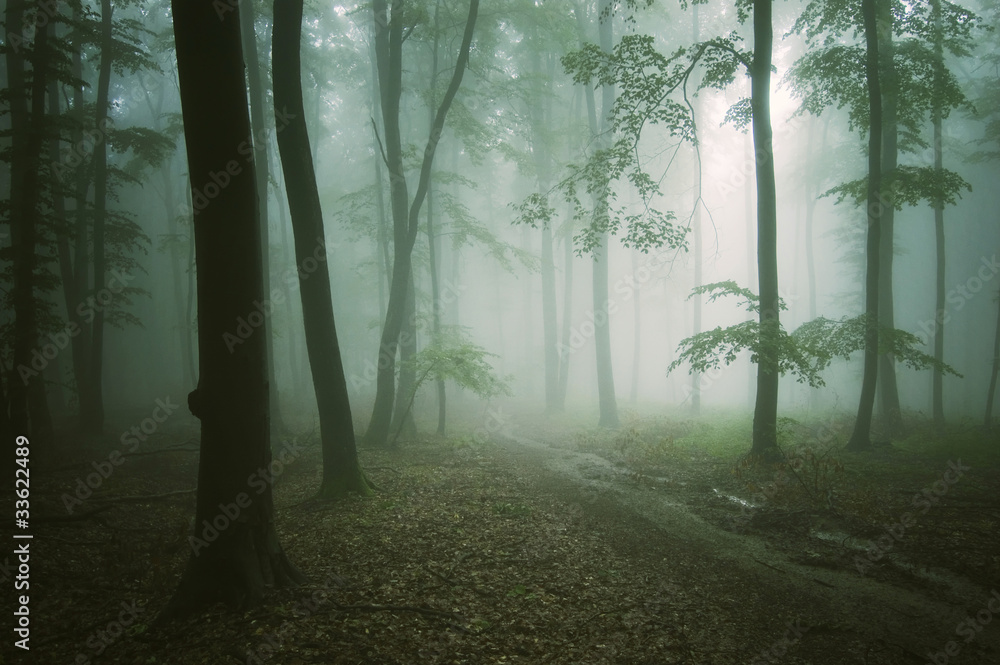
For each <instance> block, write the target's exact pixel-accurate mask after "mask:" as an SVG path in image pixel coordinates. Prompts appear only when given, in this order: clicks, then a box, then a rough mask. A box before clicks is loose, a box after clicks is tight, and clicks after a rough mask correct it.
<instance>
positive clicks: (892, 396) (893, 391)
mask: <svg viewBox="0 0 1000 665" xmlns="http://www.w3.org/2000/svg"><path fill="white" fill-rule="evenodd" d="M876 11H877V12H878V18H877V21H878V35H879V44H878V49H879V50H878V53H879V77H880V87H881V90H882V177H881V179H882V182H885V181H886V180H887V179H890V178H892V177H893V174H894V173H895V171H896V165H897V160H898V152H899V151H898V149H897V144H898V136H897V127H896V125H897V121H896V116H897V113H896V100H897V97H898V87H899V85H898V82H897V75H896V65H895V62H894V55H893V52H894V50H895V46H894V44H893V41H892V8H891V2H890V1H889V0H876ZM895 217H896V209H895V202H894V201H891V200H888V201H886V204H885V205H883V209H882V218H881V220H880V226H881V240H880V242H881V245H880V246H879V296H878V298H879V308H878V311H879V325H880V326H882V327H883V328H887V329H891V328H895V327H896V322H895V317H894V316H893V309H894V307H893V301H894V296H893V284H892V264H893V243H894V240H893V234H894V231H893V227H894V225H895ZM877 384H878V389H879V407H880V408H879V415H880V416H881V420H882V422H883V423H884V426H885V428H886V433H887V434H889V435H892V434H898V433H899V432H901V430H902V417H901V412H900V406H899V387H898V385H897V383H896V361H895V358H894V357H893V355H892V354H891V353H882V354H880V355H879V366H878V379H877Z"/></svg>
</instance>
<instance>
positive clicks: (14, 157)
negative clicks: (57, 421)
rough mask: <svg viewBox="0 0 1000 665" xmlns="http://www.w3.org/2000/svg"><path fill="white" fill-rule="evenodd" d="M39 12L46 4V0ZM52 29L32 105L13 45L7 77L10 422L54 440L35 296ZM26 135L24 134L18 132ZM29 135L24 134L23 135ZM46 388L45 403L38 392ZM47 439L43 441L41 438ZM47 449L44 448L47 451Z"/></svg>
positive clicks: (11, 11) (17, 29)
mask: <svg viewBox="0 0 1000 665" xmlns="http://www.w3.org/2000/svg"><path fill="white" fill-rule="evenodd" d="M37 11H39V12H42V11H44V8H43V7H42V6H41V4H40V3H38V5H37ZM22 12H23V6H19V7H12V5H10V4H9V5H8V6H7V10H6V15H5V18H6V27H7V29H8V30H9V31H10V32H8V34H20V33H21V30H22V26H23V17H24V15H23V13H22ZM48 40H49V31H48V30H45V29H43V28H40V27H39V28H36V30H35V39H34V43H33V44H32V52H33V54H34V59H33V63H32V70H33V71H32V81H31V105H30V109H29V106H28V101H27V98H26V95H25V92H26V90H25V87H24V86H25V76H24V64H25V63H24V58H23V56H21V55H20V53H18V51H19V49H15V48H8V49H7V53H6V64H7V76H8V82H9V85H10V86H11V89H10V106H11V132H12V137H11V144H12V146H11V147H12V151H11V152H12V154H11V191H10V196H11V210H10V219H11V222H12V223H11V246H12V248H13V250H14V251H13V254H14V257H13V259H14V260H13V264H14V265H13V296H12V298H11V299H12V301H13V306H14V326H13V327H14V359H13V360H14V362H13V364H14V372H12V374H16V375H17V377H16V378H14V376H11V380H10V384H11V385H10V398H9V400H10V407H9V408H10V425H11V429H12V430H13V432H14V433H15V435H22V434H23V435H27V436H29V437H31V438H36V437H37V438H38V439H43V440H44V439H48V438H50V437H51V423H48V422H46V416H47V409H46V408H44V401H45V400H44V383H43V378H42V376H41V375H40V374H39V373H38V372H37V371H35V370H34V369H33V368H32V367H31V355H32V351H33V350H34V349H35V348H36V346H37V343H38V319H37V304H36V298H35V268H36V264H37V257H36V249H37V245H38V237H39V228H40V222H41V220H40V216H39V213H38V208H39V198H40V191H41V183H40V182H39V167H40V165H41V156H42V150H43V147H44V145H45V140H44V139H45V123H46V118H45V90H46V88H47V80H46V75H47V74H48V62H49V56H50V50H49V46H48ZM19 134H20V136H18V135H19ZM21 137H23V139H22V138H21ZM39 390H41V391H42V404H41V405H40V404H39V403H38V399H37V395H38V391H39ZM39 443H41V441H39ZM44 449H45V448H44V447H43V448H42V450H44Z"/></svg>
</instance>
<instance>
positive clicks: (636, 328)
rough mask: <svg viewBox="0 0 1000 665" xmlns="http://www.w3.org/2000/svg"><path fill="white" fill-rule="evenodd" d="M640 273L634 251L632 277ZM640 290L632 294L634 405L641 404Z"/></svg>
mask: <svg viewBox="0 0 1000 665" xmlns="http://www.w3.org/2000/svg"><path fill="white" fill-rule="evenodd" d="M638 272H639V254H638V252H637V251H636V250H635V249H633V250H632V276H633V277H635V276H636V274H637V273H638ZM640 293H641V291H640V289H638V288H637V289H635V291H634V292H633V293H632V389H631V390H630V391H629V402H631V403H632V404H633V405H635V404H638V402H639V370H640V368H641V367H642V349H641V348H640V342H641V341H642V327H641V325H640V324H641V322H642V318H641V310H640V309H639V294H640Z"/></svg>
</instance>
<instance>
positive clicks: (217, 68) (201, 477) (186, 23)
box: [158, 0, 304, 622]
mask: <svg viewBox="0 0 1000 665" xmlns="http://www.w3.org/2000/svg"><path fill="white" fill-rule="evenodd" d="M172 9H173V19H174V40H175V43H176V47H177V69H178V75H179V78H180V89H181V109H182V114H183V119H184V139H185V143H186V146H187V155H188V172H189V175H190V180H191V188H192V193H193V190H194V189H195V188H201V187H204V185H205V183H208V182H213V179H212V176H213V175H216V176H218V174H219V173H220V169H221V170H222V172H224V173H225V174H226V175H227V176H228V177H229V181H228V184H227V186H226V187H220V188H219V193H218V195H217V196H216V197H215V198H213V199H210V200H209V201H208V202H207V205H206V206H204V207H203V208H202V209H201V210H200V211H199V212H198V214H197V215H196V216H195V221H194V230H195V246H196V255H197V259H196V260H197V267H198V347H199V352H200V353H199V383H198V388H197V389H196V390H195V391H194V392H192V393H191V394H190V395H189V396H188V404H189V406H190V407H191V408H192V410H193V411H194V412H196V415H197V416H198V417H199V418H200V419H201V452H200V456H199V457H200V458H199V467H198V497H197V509H196V517H195V524H196V526H195V534H194V536H192V537H191V539H190V542H191V545H192V555H191V558H190V559H189V561H188V565H187V569H186V570H185V572H184V575H183V577H182V579H181V582H180V585H179V586H178V588H177V591H176V592H175V594H174V596H173V598H172V599H171V601H170V603H169V604H168V605H167V607H166V609H165V610H164V611H163V613H162V614H161V615H160V617H159V619H158V620H159V621H160V622H163V621H167V620H170V619H174V618H179V617H183V616H185V615H188V614H190V613H193V612H195V611H198V610H200V609H202V608H204V607H206V606H207V605H210V604H212V603H215V602H217V601H224V602H228V603H230V604H231V605H243V604H246V603H248V602H250V601H253V600H256V599H259V598H260V597H261V596H262V595H263V593H264V590H265V587H267V586H292V585H295V584H296V583H299V582H302V581H304V577H303V575H302V574H301V573H300V572H299V571H298V570H297V569H296V568H295V567H294V566H293V565H292V564H291V563H290V562H289V561H288V558H287V556H286V555H285V552H284V550H283V549H282V547H281V544H280V541H279V539H278V534H277V532H276V531H275V527H274V506H273V502H272V494H271V489H272V483H273V479H274V476H275V475H276V474H277V473H278V471H279V469H281V468H283V465H284V464H287V463H288V462H290V461H291V460H290V459H289V458H288V455H287V454H284V453H283V459H279V460H274V462H273V464H272V459H271V448H270V427H269V425H268V419H269V418H268V416H269V410H268V389H267V343H266V340H265V339H264V337H263V335H259V334H251V335H250V336H249V337H247V338H246V339H244V340H243V342H242V343H241V344H235V345H233V346H232V347H231V348H230V347H228V346H227V335H232V332H233V329H234V327H235V326H236V325H237V324H236V321H237V319H239V318H240V317H245V316H246V315H247V313H248V312H252V311H255V307H256V305H255V303H259V302H261V301H262V300H263V299H264V298H265V294H264V286H263V271H262V259H261V251H262V248H261V244H260V228H259V223H260V220H259V217H258V216H257V192H256V184H255V173H254V165H253V162H252V160H251V161H249V162H244V161H243V160H242V159H241V157H242V155H241V153H240V149H241V146H246V145H247V140H248V138H249V136H250V117H249V110H248V108H247V98H246V87H245V84H244V68H243V57H242V51H241V47H240V23H239V18H238V16H233V15H232V14H230V13H228V12H227V13H225V14H223V15H222V16H221V17H220V16H218V15H217V14H216V9H215V8H214V7H213V5H212V4H211V3H207V2H188V1H187V0H175V1H174V2H173V3H172ZM232 11H233V12H237V13H238V12H239V8H238V7H237V6H233V7H232ZM295 80H296V81H297V80H298V78H297V77H296V79H295ZM243 154H244V155H245V153H243ZM230 343H231V342H230ZM290 454H291V456H292V457H294V456H295V453H294V452H291V453H290Z"/></svg>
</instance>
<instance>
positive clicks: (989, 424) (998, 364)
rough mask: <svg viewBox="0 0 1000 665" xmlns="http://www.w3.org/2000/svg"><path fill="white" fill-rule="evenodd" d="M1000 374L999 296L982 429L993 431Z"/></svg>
mask: <svg viewBox="0 0 1000 665" xmlns="http://www.w3.org/2000/svg"><path fill="white" fill-rule="evenodd" d="M998 373H1000V294H998V295H997V326H996V332H995V333H994V335H993V362H992V363H991V367H990V387H989V388H988V389H987V390H986V415H985V416H984V418H983V427H984V428H986V431H987V432H989V431H991V430H992V429H993V402H994V400H995V398H996V394H997V374H998Z"/></svg>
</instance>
